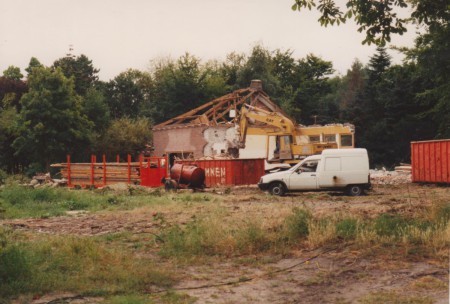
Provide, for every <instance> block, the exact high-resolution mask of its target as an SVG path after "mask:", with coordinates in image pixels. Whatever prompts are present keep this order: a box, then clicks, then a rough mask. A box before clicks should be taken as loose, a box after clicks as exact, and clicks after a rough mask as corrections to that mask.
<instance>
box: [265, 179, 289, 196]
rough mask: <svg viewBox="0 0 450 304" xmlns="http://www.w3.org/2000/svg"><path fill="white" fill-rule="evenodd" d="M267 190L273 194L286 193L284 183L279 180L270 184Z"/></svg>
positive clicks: (281, 194)
mask: <svg viewBox="0 0 450 304" xmlns="http://www.w3.org/2000/svg"><path fill="white" fill-rule="evenodd" d="M269 191H270V193H271V194H273V195H278V196H283V195H284V193H286V189H285V188H284V185H283V184H282V183H280V182H278V183H273V184H270V187H269Z"/></svg>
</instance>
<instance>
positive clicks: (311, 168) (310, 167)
mask: <svg viewBox="0 0 450 304" xmlns="http://www.w3.org/2000/svg"><path fill="white" fill-rule="evenodd" d="M318 164H319V161H318V160H311V161H308V162H305V163H304V164H302V165H301V166H300V168H299V169H300V170H301V171H303V172H316V170H317V165H318Z"/></svg>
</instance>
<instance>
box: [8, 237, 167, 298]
mask: <svg viewBox="0 0 450 304" xmlns="http://www.w3.org/2000/svg"><path fill="white" fill-rule="evenodd" d="M69 278H70V279H69ZM173 282H174V279H173V275H172V274H170V273H168V272H166V271H162V270H159V269H158V268H157V267H156V266H155V265H154V264H153V263H151V262H150V261H148V260H144V259H142V258H136V257H133V258H130V257H129V256H128V255H127V254H126V252H123V251H117V250H111V249H107V248H106V247H105V246H103V245H101V244H99V243H98V242H95V241H94V240H90V239H86V238H75V237H69V238H67V237H64V238H62V237H50V238H46V239H41V240H40V241H39V242H37V241H36V242H27V243H11V244H7V245H6V246H5V247H3V248H2V249H1V251H0V296H1V297H6V298H8V297H12V296H15V295H19V294H27V293H34V292H50V291H52V292H55V291H73V292H78V293H87V294H89V293H96V294H98V293H104V294H115V293H130V292H136V293H139V292H145V291H147V290H148V288H150V287H151V286H159V287H164V288H166V287H170V286H171V285H172V284H173Z"/></svg>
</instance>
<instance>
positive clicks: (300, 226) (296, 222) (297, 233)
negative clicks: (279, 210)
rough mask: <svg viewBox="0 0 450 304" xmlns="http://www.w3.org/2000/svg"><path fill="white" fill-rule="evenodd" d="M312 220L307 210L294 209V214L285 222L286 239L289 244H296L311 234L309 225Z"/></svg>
mask: <svg viewBox="0 0 450 304" xmlns="http://www.w3.org/2000/svg"><path fill="white" fill-rule="evenodd" d="M311 218H312V216H311V213H310V212H308V211H307V210H304V209H300V208H294V209H293V214H292V215H290V216H288V217H287V218H286V220H285V221H284V225H283V226H284V232H285V238H286V239H287V241H288V243H293V242H296V241H297V240H298V239H301V238H305V237H307V236H308V234H309V228H308V224H309V221H310V219H311Z"/></svg>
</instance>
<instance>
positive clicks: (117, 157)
mask: <svg viewBox="0 0 450 304" xmlns="http://www.w3.org/2000/svg"><path fill="white" fill-rule="evenodd" d="M116 162H117V163H120V156H119V154H117V155H116Z"/></svg>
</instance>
